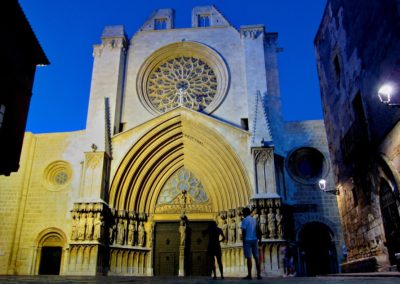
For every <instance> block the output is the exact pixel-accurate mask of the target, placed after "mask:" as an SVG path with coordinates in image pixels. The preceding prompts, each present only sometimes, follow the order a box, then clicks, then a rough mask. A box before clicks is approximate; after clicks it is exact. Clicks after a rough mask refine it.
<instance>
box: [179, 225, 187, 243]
mask: <svg viewBox="0 0 400 284" xmlns="http://www.w3.org/2000/svg"><path fill="white" fill-rule="evenodd" d="M179 235H180V237H181V242H180V245H181V246H184V245H185V242H186V222H185V221H183V220H182V221H181V224H180V226H179Z"/></svg>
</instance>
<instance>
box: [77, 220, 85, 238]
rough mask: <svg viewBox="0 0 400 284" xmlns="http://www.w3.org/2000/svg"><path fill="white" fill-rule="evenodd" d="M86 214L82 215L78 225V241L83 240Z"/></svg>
mask: <svg viewBox="0 0 400 284" xmlns="http://www.w3.org/2000/svg"><path fill="white" fill-rule="evenodd" d="M85 228H86V213H82V215H81V218H80V219H79V223H78V240H80V241H83V240H85Z"/></svg>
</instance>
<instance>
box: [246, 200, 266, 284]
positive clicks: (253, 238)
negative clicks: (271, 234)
mask: <svg viewBox="0 0 400 284" xmlns="http://www.w3.org/2000/svg"><path fill="white" fill-rule="evenodd" d="M250 213H251V211H250V208H248V207H245V208H243V217H244V219H243V221H242V226H241V228H242V235H243V252H244V256H245V258H246V260H247V276H246V277H244V278H243V279H249V280H250V279H252V278H251V268H252V262H251V256H252V255H253V258H254V261H255V263H256V269H257V279H262V277H261V271H260V261H259V258H258V242H260V243H261V236H259V237H257V221H256V220H255V219H254V218H253V217H252V216H251V214H250Z"/></svg>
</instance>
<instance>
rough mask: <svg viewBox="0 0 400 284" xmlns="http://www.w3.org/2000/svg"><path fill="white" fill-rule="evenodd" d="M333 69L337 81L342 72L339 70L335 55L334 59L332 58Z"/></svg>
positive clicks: (337, 58)
mask: <svg viewBox="0 0 400 284" xmlns="http://www.w3.org/2000/svg"><path fill="white" fill-rule="evenodd" d="M333 67H334V68H335V75H336V78H337V79H338V80H339V79H340V73H341V72H342V70H341V68H340V62H339V57H338V56H337V55H335V58H333Z"/></svg>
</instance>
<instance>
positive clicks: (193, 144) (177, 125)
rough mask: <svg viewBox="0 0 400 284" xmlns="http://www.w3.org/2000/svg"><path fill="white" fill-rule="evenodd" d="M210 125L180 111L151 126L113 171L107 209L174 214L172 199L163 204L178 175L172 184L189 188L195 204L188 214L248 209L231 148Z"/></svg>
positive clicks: (246, 188) (243, 176) (243, 177)
mask: <svg viewBox="0 0 400 284" xmlns="http://www.w3.org/2000/svg"><path fill="white" fill-rule="evenodd" d="M212 120H213V119H212V118H209V117H207V116H205V115H203V114H200V113H197V112H195V111H191V110H188V109H185V108H182V107H180V108H178V109H175V110H173V111H170V112H168V113H166V114H164V115H162V116H160V117H158V118H157V119H155V121H152V122H151V123H152V127H151V128H150V130H148V131H147V132H146V133H145V134H144V135H143V136H142V137H141V138H140V139H138V141H137V142H136V143H135V144H134V145H133V147H132V148H131V149H130V150H129V151H128V153H127V154H126V155H125V157H124V158H123V159H122V161H121V163H120V165H119V167H118V169H117V171H116V174H115V176H114V179H113V182H112V185H111V189H110V194H109V196H110V202H109V204H110V206H111V208H115V209H117V210H126V211H134V212H143V213H146V214H156V213H179V210H178V207H174V206H169V205H173V204H174V201H173V200H172V199H173V197H172V195H173V194H172V195H171V194H170V196H169V198H171V200H169V199H168V198H167V199H168V200H169V201H168V202H166V200H167V199H165V196H166V195H165V193H166V189H165V188H166V187H168V182H170V183H171V180H173V179H174V176H175V178H176V175H178V176H179V174H183V175H185V174H186V175H187V178H185V177H184V178H183V179H181V180H178V181H177V182H188V185H186V186H189V187H190V183H191V184H192V185H194V187H192V194H194V195H195V197H196V198H197V200H196V202H193V204H192V205H193V206H192V207H190V206H189V207H188V210H187V213H188V214H190V213H212V215H214V213H217V212H219V211H222V210H228V209H231V208H238V207H240V206H243V205H246V204H248V202H249V198H250V192H251V190H250V185H249V179H248V176H247V172H246V170H245V168H244V166H243V164H242V161H241V160H240V159H239V157H238V155H237V154H236V153H235V151H234V150H233V148H232V147H231V146H230V145H229V144H228V142H227V141H226V140H225V139H224V138H223V136H222V135H221V134H219V133H218V132H217V131H215V130H214V129H212V128H211V126H212ZM154 122H156V123H154ZM225 127H231V126H225ZM235 131H238V130H235ZM163 189H164V190H163ZM171 190H172V189H170V193H171ZM195 192H196V193H195ZM175 193H177V192H175ZM160 194H161V195H160ZM196 194H197V195H196ZM177 195H178V193H177V194H176V196H174V197H177ZM163 196H164V199H163ZM160 198H161V199H160ZM191 198H193V196H191ZM160 200H164V204H163V201H160ZM168 206H169V208H168ZM209 216H211V215H209ZM214 216H215V215H214Z"/></svg>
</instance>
